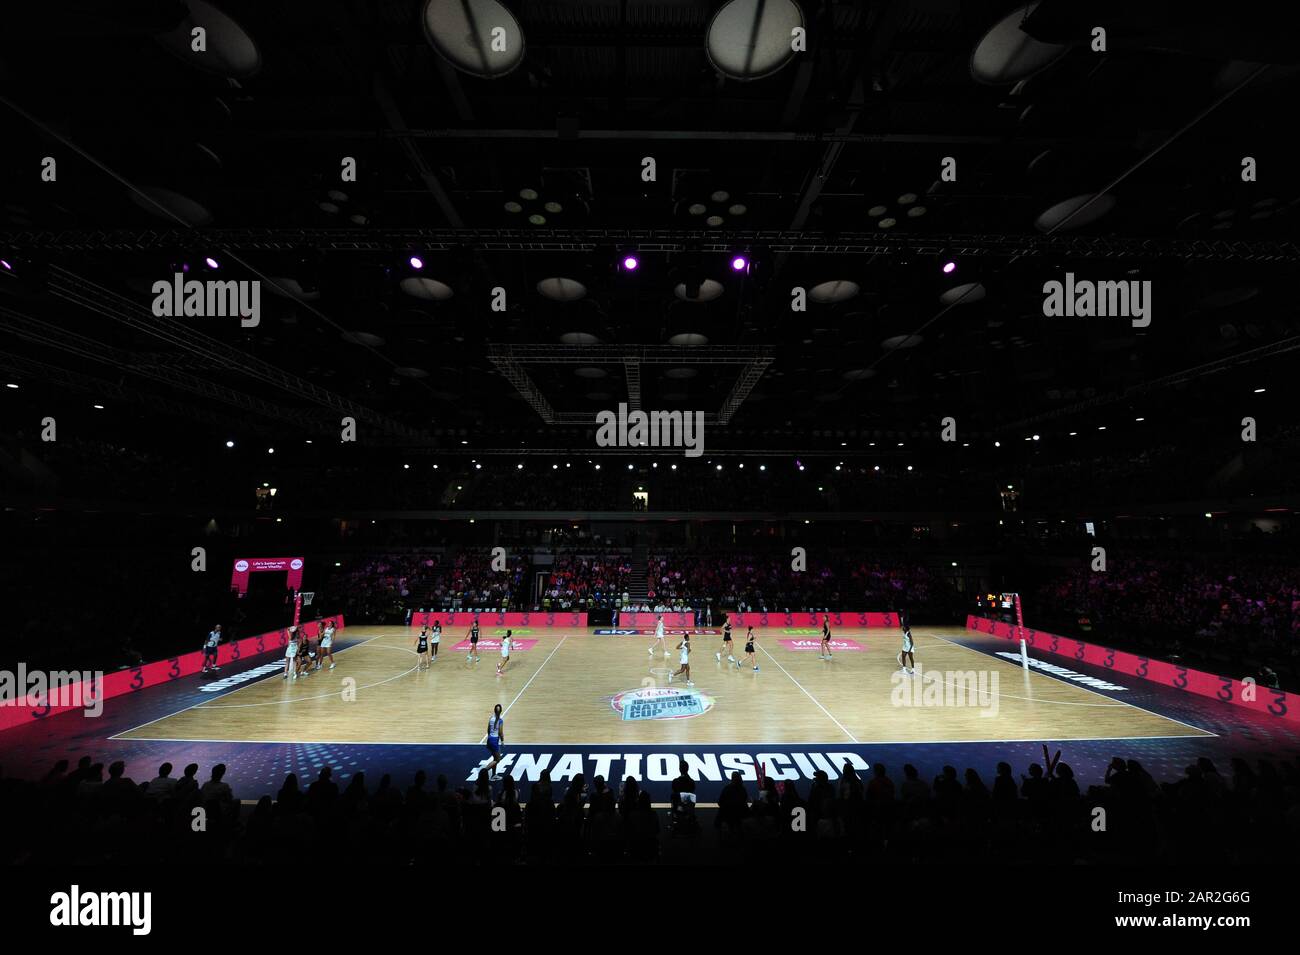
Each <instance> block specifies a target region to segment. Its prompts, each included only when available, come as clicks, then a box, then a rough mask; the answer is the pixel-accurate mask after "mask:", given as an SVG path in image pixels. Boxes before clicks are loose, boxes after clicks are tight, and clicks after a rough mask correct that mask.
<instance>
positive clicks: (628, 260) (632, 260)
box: [623, 255, 641, 272]
mask: <svg viewBox="0 0 1300 955" xmlns="http://www.w3.org/2000/svg"><path fill="white" fill-rule="evenodd" d="M640 264H641V263H640V261H638V259H637V257H636V256H635V255H626V256H624V257H623V268H624V269H626V270H627V271H629V272H635V271H636V268H637V266H638V265H640Z"/></svg>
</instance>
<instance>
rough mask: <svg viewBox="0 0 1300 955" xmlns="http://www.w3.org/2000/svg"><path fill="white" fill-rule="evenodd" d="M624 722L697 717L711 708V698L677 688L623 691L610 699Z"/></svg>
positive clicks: (645, 687)
mask: <svg viewBox="0 0 1300 955" xmlns="http://www.w3.org/2000/svg"><path fill="white" fill-rule="evenodd" d="M609 702H610V706H612V707H613V708H614V712H615V713H617V714H618V715H619V716H620V717H621V718H622V719H624V720H677V719H683V718H685V717H689V716H700V715H701V714H704V713H707V712H708V711H709V710H711V709H713V702H714V701H713V697H711V696H706V695H705V694H703V693H698V692H696V691H695V690H690V689H685V688H683V687H676V686H643V687H641V688H639V689H636V690H624V691H623V692H622V693H618V694H616V695H615V696H614V697H612V698H611V699H610V701H609Z"/></svg>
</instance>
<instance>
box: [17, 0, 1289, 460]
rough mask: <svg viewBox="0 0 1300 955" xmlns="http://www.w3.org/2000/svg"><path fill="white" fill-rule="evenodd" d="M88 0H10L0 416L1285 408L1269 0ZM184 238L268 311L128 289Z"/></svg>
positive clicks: (730, 443)
mask: <svg viewBox="0 0 1300 955" xmlns="http://www.w3.org/2000/svg"><path fill="white" fill-rule="evenodd" d="M1139 7H1140V9H1139ZM104 9H107V8H102V7H101V6H100V5H98V4H91V3H82V2H67V0H64V2H44V3H39V4H37V3H26V4H23V5H21V7H20V8H19V9H15V10H14V11H12V12H11V13H9V14H7V15H8V16H10V22H9V23H8V25H7V26H8V29H7V30H6V32H5V33H4V35H3V37H0V86H2V87H3V90H4V92H3V100H2V102H0V141H3V143H4V146H3V148H2V149H0V177H2V178H0V200H2V201H0V256H2V257H3V259H4V262H5V263H6V265H5V268H4V269H3V270H0V329H2V330H3V336H2V337H3V345H2V346H0V375H2V376H3V377H4V379H5V382H6V383H7V384H16V385H18V386H19V387H18V388H16V389H6V390H7V391H8V392H9V393H8V394H0V397H2V398H4V399H5V402H6V404H5V406H4V407H3V409H0V414H3V420H4V421H5V423H6V430H10V429H12V430H21V427H20V425H22V423H23V422H27V419H28V418H30V417H31V416H32V415H33V414H35V413H36V412H38V411H40V410H41V409H43V408H57V409H59V410H61V411H63V412H64V413H66V414H68V415H72V416H74V420H75V417H77V416H84V417H85V418H86V420H93V421H95V423H96V427H98V428H100V429H103V430H104V431H105V433H106V434H111V435H113V436H114V437H116V438H119V439H121V440H128V439H129V440H131V441H133V442H136V443H148V444H151V445H152V446H154V447H156V448H159V449H164V448H176V449H178V450H180V451H181V452H183V453H189V449H190V447H191V446H192V445H198V446H208V445H211V444H212V443H213V442H215V441H218V440H226V439H228V438H231V437H236V436H239V437H245V436H250V435H253V434H257V435H259V436H266V437H268V438H271V439H273V440H276V441H293V440H298V439H302V438H303V436H304V435H308V436H312V437H315V438H317V439H319V438H321V437H328V436H330V435H333V434H335V433H337V431H338V427H339V426H338V422H339V419H340V417H341V416H343V415H352V416H354V417H356V419H357V420H358V422H359V423H360V428H359V443H360V444H362V445H364V446H374V445H385V446H391V447H398V448H403V449H408V448H409V449H423V450H425V451H429V450H437V451H441V452H446V453H456V454H459V453H468V452H469V451H471V450H475V449H476V450H477V452H478V453H483V452H485V451H491V450H494V449H495V450H502V451H506V450H508V451H509V452H510V453H512V454H515V453H520V452H521V451H522V452H525V453H527V452H528V451H529V450H538V451H540V450H547V451H556V450H564V449H569V450H574V451H587V450H589V449H590V448H591V447H592V431H593V427H592V426H588V425H584V424H583V423H582V422H583V421H584V420H585V419H587V418H591V419H592V420H593V421H594V416H595V414H596V413H597V412H598V411H600V410H603V409H608V408H612V407H614V406H615V405H617V404H618V403H619V402H622V401H628V400H629V398H631V399H632V400H633V401H634V403H635V401H636V400H637V398H639V401H640V404H641V406H643V407H645V408H663V409H674V408H676V409H685V410H696V409H699V410H703V411H706V412H708V413H710V414H716V413H719V412H722V411H723V410H724V409H727V408H728V407H729V405H728V402H731V413H730V414H727V415H725V418H726V420H725V423H721V422H719V423H718V424H716V425H713V426H712V427H713V433H712V434H711V435H710V444H711V447H712V448H713V449H714V450H715V451H719V452H721V451H724V450H725V449H727V448H732V449H735V450H738V451H739V450H758V449H762V450H768V451H771V450H779V449H792V450H803V451H805V452H807V453H818V452H824V453H828V454H842V453H845V449H847V452H849V453H855V454H862V455H871V454H875V453H877V450H879V452H880V453H884V449H885V448H886V447H888V446H892V445H896V441H895V440H894V439H904V438H905V439H907V440H912V439H914V438H919V439H923V440H925V441H929V442H934V443H936V446H937V441H938V434H939V431H940V427H941V424H940V423H941V421H942V419H943V418H945V417H948V416H951V417H954V418H955V419H956V421H957V428H958V434H959V436H960V438H961V440H960V441H959V442H958V443H959V444H969V445H970V446H972V447H973V448H974V449H975V450H977V451H978V450H979V449H985V450H987V449H989V448H991V447H992V443H993V441H995V440H997V441H999V442H1000V446H1006V447H1013V446H1014V447H1016V448H1019V449H1021V450H1023V451H1025V452H1026V453H1027V452H1029V451H1032V453H1034V454H1037V455H1046V456H1051V455H1054V454H1058V455H1069V454H1074V453H1077V451H1076V449H1075V448H1074V447H1071V446H1069V445H1067V444H1065V443H1064V439H1065V438H1066V437H1067V436H1068V437H1077V436H1079V435H1081V434H1082V435H1086V436H1087V439H1088V440H1089V441H1090V442H1093V443H1094V444H1095V443H1096V442H1100V441H1103V440H1104V441H1108V442H1114V443H1115V444H1116V446H1119V445H1121V444H1123V443H1124V442H1128V444H1129V445H1130V446H1135V447H1140V446H1142V445H1143V444H1144V443H1150V442H1152V441H1153V440H1154V439H1153V438H1152V437H1151V434H1152V431H1153V429H1155V428H1160V429H1162V430H1161V432H1160V440H1163V441H1178V440H1192V439H1194V438H1196V437H1197V436H1201V435H1204V434H1206V433H1208V432H1215V433H1218V432H1220V431H1226V429H1228V428H1230V427H1233V428H1235V427H1236V425H1234V424H1233V423H1234V422H1236V421H1237V420H1238V419H1240V418H1241V417H1242V416H1243V415H1246V414H1251V415H1255V416H1258V417H1259V418H1261V420H1263V419H1268V418H1270V416H1271V418H1272V420H1274V421H1276V420H1278V419H1279V418H1282V417H1284V416H1290V417H1293V414H1292V413H1291V412H1290V411H1289V409H1290V408H1291V407H1293V406H1294V404H1295V399H1296V395H1295V390H1294V387H1293V385H1292V383H1291V381H1290V379H1291V377H1292V376H1291V375H1289V374H1288V371H1289V369H1290V367H1291V366H1292V363H1293V360H1294V359H1293V356H1294V350H1295V349H1296V347H1297V346H1300V327H1298V326H1300V320H1298V319H1297V315H1296V309H1295V279H1294V274H1295V269H1296V265H1297V261H1300V245H1297V243H1296V242H1295V241H1294V237H1295V223H1296V219H1297V207H1298V206H1300V188H1298V187H1297V185H1296V183H1295V178H1294V176H1292V175H1291V169H1292V161H1291V156H1292V148H1293V146H1292V134H1291V130H1290V125H1291V124H1290V123H1289V122H1287V120H1286V116H1285V114H1284V113H1283V112H1282V109H1283V107H1282V106H1281V105H1280V104H1285V103H1289V102H1292V101H1293V100H1294V96H1295V92H1296V87H1297V67H1296V63H1295V61H1296V56H1295V53H1294V47H1293V45H1292V44H1291V43H1289V42H1287V41H1286V35H1287V30H1286V28H1285V27H1286V25H1285V24H1284V23H1283V22H1282V21H1280V20H1279V17H1280V16H1281V14H1280V13H1278V11H1277V10H1276V9H1275V8H1274V7H1272V6H1271V5H1268V4H1264V3H1248V4H1237V5H1234V6H1233V7H1231V8H1230V9H1229V8H1221V9H1220V10H1219V11H1218V12H1217V13H1215V14H1213V16H1214V17H1215V19H1214V20H1212V21H1210V20H1201V21H1198V22H1190V21H1189V20H1188V19H1187V16H1186V14H1185V13H1184V12H1183V8H1181V7H1179V6H1175V5H1174V4H1172V3H1150V4H1141V5H1134V4H1119V3H1082V2H1066V0H1056V2H1044V3H1041V4H1028V5H1024V4H1020V5H1014V4H1007V3H993V2H988V3H981V2H971V3H962V2H956V0H924V2H913V3H904V2H878V3H838V2H825V3H815V2H805V3H801V4H798V5H795V4H793V3H790V2H768V3H758V2H757V0H736V2H732V3H720V2H697V0H676V2H634V0H572V2H560V0H555V2H545V3H510V4H506V5H505V6H501V5H499V4H495V3H492V2H490V0H466V2H464V3H462V2H460V0H456V2H454V3H453V2H450V0H448V2H444V0H434V2H431V3H425V2H423V0H386V2H377V3H376V2H361V0H356V2H342V3H319V2H311V3H308V2H298V0H290V2H277V3H275V4H266V3H253V2H237V0H223V2H221V3H218V4H210V3H205V2H199V0H191V2H189V3H188V4H187V3H182V2H167V0H149V2H146V0H137V2H129V3H128V2H124V3H118V4H115V5H113V7H112V14H111V18H110V17H109V16H108V15H107V14H104V13H103V12H102V11H103V10H104ZM760 11H761V12H760ZM791 23H794V24H796V25H799V26H802V27H803V28H804V29H806V31H807V51H806V52H800V53H797V54H793V55H786V52H785V51H784V48H783V46H782V43H774V42H773V40H772V37H773V36H778V37H785V36H787V35H788V33H789V25H790V24H791ZM195 24H199V25H205V26H206V28H207V29H208V35H207V40H208V44H209V47H208V50H207V51H206V55H205V56H202V57H200V56H198V55H196V54H194V53H193V51H192V50H190V49H189V46H188V44H187V42H186V38H187V37H189V36H190V30H191V29H192V28H193V26H194V25H195ZM497 24H503V25H504V26H503V29H504V30H505V34H504V35H505V37H506V40H507V50H506V51H505V53H504V54H498V53H497V52H494V51H492V50H491V49H490V48H489V44H490V40H489V39H488V34H489V33H490V27H491V26H492V25H497ZM756 24H757V26H756ZM1097 26H1100V27H1104V28H1105V30H1106V44H1107V46H1106V50H1105V52H1097V51H1095V50H1093V49H1092V44H1093V43H1094V42H1095V41H1094V40H1093V37H1092V31H1093V29H1094V28H1095V27H1097ZM747 36H748V37H752V38H753V39H754V42H753V44H752V50H750V48H749V46H748V45H747V42H746V37H747ZM738 51H739V52H738ZM747 74H751V75H747ZM47 156H48V157H54V158H55V159H56V160H57V178H56V180H55V181H54V182H48V181H43V180H42V178H41V171H42V160H43V159H44V157H47ZM1244 157H1251V159H1253V160H1254V162H1255V164H1256V169H1257V179H1256V181H1253V182H1243V180H1242V161H1243V158H1244ZM946 158H950V159H952V160H953V161H954V162H955V169H956V177H955V181H951V180H948V179H945V177H944V176H943V175H942V170H943V168H944V161H945V159H946ZM348 159H351V160H354V161H355V168H356V176H355V181H343V180H342V178H341V168H342V166H343V164H344V163H345V161H346V160H348ZM646 159H652V160H653V161H654V168H655V176H654V179H653V181H646V179H645V178H644V177H643V170H644V168H645V160H646ZM629 255H634V256H635V257H636V259H637V267H636V268H635V270H632V269H629V268H628V267H627V264H626V259H627V257H628V256H629ZM737 257H741V258H743V260H744V265H743V267H741V268H734V267H733V264H734V260H735V259H736V258H737ZM413 259H418V260H419V262H420V267H419V268H415V267H414V266H413ZM209 260H210V262H209ZM948 265H951V269H949V270H946V269H945V266H948ZM214 266H215V267H214ZM182 267H184V268H185V269H187V270H188V271H187V274H188V275H190V276H191V277H199V278H200V279H207V278H219V279H222V280H228V279H236V280H240V279H242V280H253V279H258V280H260V281H262V283H263V289H264V294H263V298H262V317H261V322H260V324H259V325H258V326H257V327H256V328H241V327H240V325H239V323H238V322H237V321H232V320H222V319H202V320H197V321H196V320H168V321H159V320H157V319H156V318H155V317H154V316H153V315H151V313H150V310H149V309H150V302H151V301H152V298H153V296H152V294H151V292H150V289H151V286H152V284H153V283H154V282H155V281H157V280H158V279H160V278H166V277H169V276H170V275H172V274H173V272H174V271H177V270H179V269H181V268H182ZM1067 273H1070V274H1073V275H1075V276H1076V277H1078V278H1079V279H1087V280H1093V281H1110V282H1139V283H1144V282H1150V283H1151V285H1150V290H1151V291H1150V296H1151V304H1152V313H1151V321H1150V324H1149V325H1146V326H1145V327H1140V326H1135V325H1134V323H1133V322H1132V321H1130V320H1129V319H1128V318H1127V317H1123V316H1121V317H1110V318H1103V317H1093V318H1085V317H1048V316H1046V315H1045V314H1044V283H1046V282H1049V281H1064V280H1065V276H1066V274H1067ZM497 289H503V290H504V291H505V306H504V309H503V310H500V311H498V310H494V308H493V301H494V295H495V290H497ZM795 289H803V290H804V291H805V292H806V294H807V306H806V309H805V310H803V311H795V310H793V309H792V307H791V304H792V300H793V298H794V297H795V295H796V293H795V292H794V291H793V290H795ZM585 348H589V349H590V351H589V353H584V352H583V349H585ZM652 352H653V354H654V355H655V356H657V357H656V359H655V360H654V361H649V360H647V359H646V356H647V355H648V354H650V353H652ZM503 356H504V357H503ZM520 356H524V357H520ZM746 374H748V375H749V376H750V378H751V379H752V380H750V381H748V382H747V383H746V381H745V376H746ZM530 389H531V390H530ZM1260 389H1262V390H1260ZM539 398H540V402H539ZM95 404H102V405H104V407H103V408H96V409H94V410H93V411H91V410H90V409H91V408H92V406H93V405H95ZM542 407H549V408H551V409H552V410H553V411H554V412H556V414H555V415H554V416H553V417H552V418H551V419H550V420H549V421H548V420H547V418H546V415H545V413H544V412H543V411H541V410H539V409H540V408H542ZM26 426H27V427H28V429H30V427H31V424H30V422H28V423H27V425H26ZM1103 428H1104V429H1106V434H1105V435H1104V437H1103V436H1101V435H1100V433H1099V429H1103ZM1070 432H1075V434H1074V435H1071V434H1070ZM1034 434H1039V435H1040V436H1041V439H1042V440H1035V439H1033V437H1032V436H1033V435H1034ZM1022 442H1023V445H1022ZM1018 453H1020V452H1018ZM969 463H970V462H969V461H967V462H966V463H965V464H964V465H963V466H964V467H965V466H969Z"/></svg>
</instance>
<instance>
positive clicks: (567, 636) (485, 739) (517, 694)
mask: <svg viewBox="0 0 1300 955" xmlns="http://www.w3.org/2000/svg"><path fill="white" fill-rule="evenodd" d="M568 639H569V635H568V634H567V633H566V634H565V635H564V636H562V637H560V642H559V643H557V644H556V645H555V650H552V651H551V652H550V653H548V654H547V655H546V659H545V660H543V661H542V666H540V667H538V668H537V669H536V670H535V671H534V672H533V675H532V676H530V677H529V678H528V682H527V683H525V684H524V685H523V686H522V687H520V689H519V692H518V693H516V694H515V698H514V699H513V700H511V701H510V706H514V705H515V704H516V703H518V702H519V698H520V697H521V696H523V695H524V690H526V689H528V687H529V685H531V684H532V682H533V681H534V680H536V679H537V674H538V673H541V672H542V667H544V666H546V664H548V663H550V662H551V657H553V656H555V651H556V650H559V649H560V647H562V646H564V641H565V640H568ZM510 706H507V707H506V708H505V709H504V710H502V711H501V719H503V720H504V719H505V718H506V714H507V713H509V712H510ZM478 742H479V745H480V746H483V745H484V744H486V743H487V733H484V734H483V738H482V739H481V740H479V741H478ZM528 745H531V744H528Z"/></svg>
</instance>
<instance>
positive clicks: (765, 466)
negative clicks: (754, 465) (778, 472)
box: [758, 464, 767, 471]
mask: <svg viewBox="0 0 1300 955" xmlns="http://www.w3.org/2000/svg"><path fill="white" fill-rule="evenodd" d="M758 469H759V470H760V471H766V470H767V465H766V464H760V465H759V466H758Z"/></svg>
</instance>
